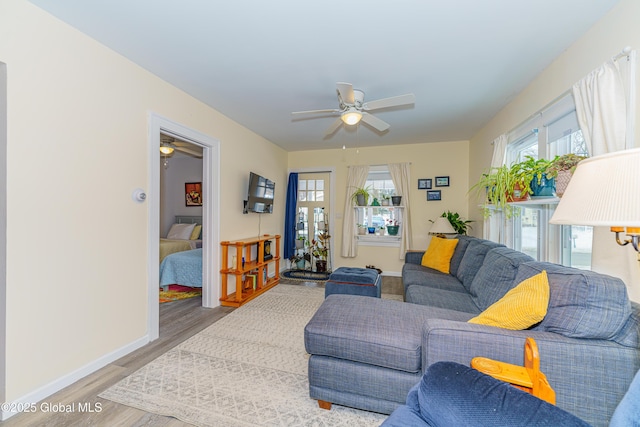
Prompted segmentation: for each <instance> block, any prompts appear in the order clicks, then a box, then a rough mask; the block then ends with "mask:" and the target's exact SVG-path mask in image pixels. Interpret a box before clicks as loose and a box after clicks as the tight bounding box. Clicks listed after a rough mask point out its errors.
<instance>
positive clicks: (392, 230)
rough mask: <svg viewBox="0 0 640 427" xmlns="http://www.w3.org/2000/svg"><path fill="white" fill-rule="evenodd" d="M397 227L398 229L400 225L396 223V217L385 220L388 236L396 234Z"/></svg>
mask: <svg viewBox="0 0 640 427" xmlns="http://www.w3.org/2000/svg"><path fill="white" fill-rule="evenodd" d="M399 229H400V225H399V224H398V220H396V219H393V220H392V219H388V220H387V233H389V236H397V235H398V230H399Z"/></svg>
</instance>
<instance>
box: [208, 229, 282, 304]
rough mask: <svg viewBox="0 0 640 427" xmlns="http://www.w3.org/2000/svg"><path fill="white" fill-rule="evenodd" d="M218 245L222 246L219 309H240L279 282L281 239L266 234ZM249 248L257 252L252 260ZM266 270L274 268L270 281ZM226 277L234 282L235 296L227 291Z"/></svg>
mask: <svg viewBox="0 0 640 427" xmlns="http://www.w3.org/2000/svg"><path fill="white" fill-rule="evenodd" d="M266 242H268V243H266ZM220 245H221V246H222V270H220V274H221V276H222V277H221V279H222V291H221V293H220V295H221V296H220V303H221V304H222V305H224V306H227V307H240V306H241V305H242V304H244V303H245V302H247V301H251V300H252V299H253V298H255V297H257V296H258V295H260V294H262V293H264V292H266V291H267V290H269V289H271V288H273V287H274V286H275V285H277V284H278V283H279V282H280V235H269V234H265V235H263V236H261V237H258V238H252V239H246V240H235V241H231V242H230V241H224V242H220ZM252 248H255V249H256V255H255V257H254V256H253V255H252ZM230 252H231V254H229V253H230ZM230 256H231V257H232V258H231V259H230V258H229V257H230ZM234 256H235V260H234V259H233V257H234ZM269 266H273V267H274V270H275V271H274V272H275V274H274V276H273V277H269ZM229 276H231V277H234V278H235V284H236V289H235V292H233V293H231V294H229V293H228V289H227V288H228V286H227V282H228V280H229Z"/></svg>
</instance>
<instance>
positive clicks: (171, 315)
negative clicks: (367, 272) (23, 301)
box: [0, 277, 402, 427]
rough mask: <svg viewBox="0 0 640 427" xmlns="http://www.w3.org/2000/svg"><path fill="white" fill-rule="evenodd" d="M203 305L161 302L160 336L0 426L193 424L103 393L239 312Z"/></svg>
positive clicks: (386, 283)
mask: <svg viewBox="0 0 640 427" xmlns="http://www.w3.org/2000/svg"><path fill="white" fill-rule="evenodd" d="M281 283H287V284H294V285H301V286H319V287H324V285H323V284H318V283H316V282H295V281H287V280H282V281H281ZM382 286H383V292H386V293H393V294H398V295H401V294H402V281H401V279H400V278H396V277H383V282H382ZM201 304H202V301H201V299H200V298H191V299H186V300H181V301H174V302H170V303H166V304H160V338H158V339H157V340H155V341H154V342H152V343H149V344H147V345H145V346H144V347H142V348H140V349H138V350H136V351H134V352H132V353H131V354H128V355H127V356H125V357H123V358H121V359H118V360H116V361H115V362H113V363H111V364H109V365H107V366H105V367H104V368H102V369H100V370H98V371H96V372H94V373H93V374H91V375H88V376H87V377H85V378H83V379H81V380H80V381H78V382H76V383H74V384H72V385H70V386H69V387H66V388H65V389H63V390H61V391H59V392H57V393H55V394H53V395H52V396H49V397H47V398H46V399H44V400H43V401H42V402H38V404H37V405H36V406H37V407H38V410H37V412H35V413H29V414H17V415H14V416H13V417H11V418H9V419H8V420H6V421H3V422H0V426H2V427H5V426H6V427H9V426H12V427H13V426H16V427H17V426H19V427H23V426H39V427H40V426H46V427H54V426H55V427H59V426H65V427H66V426H110V427H111V426H127V427H129V426H153V427H156V426H158V427H164V426H166V427H178V426H180V427H183V426H189V425H190V424H186V423H183V422H182V421H179V420H177V419H175V418H173V417H166V416H162V415H156V414H152V413H149V412H145V411H142V410H139V409H136V408H132V407H130V406H126V405H121V404H118V403H115V402H112V401H110V400H106V399H102V398H100V397H98V394H100V393H101V392H102V391H104V390H106V389H107V388H109V387H111V386H112V385H113V384H115V383H117V382H118V381H120V380H121V379H123V378H125V377H126V376H128V375H129V374H131V373H132V372H134V371H136V370H137V369H139V368H140V367H142V366H144V365H145V364H146V363H148V362H150V361H151V360H153V359H155V358H156V357H158V356H160V355H161V354H163V353H165V352H166V351H168V350H169V349H171V348H173V347H175V346H176V345H178V344H180V343H181V342H183V341H184V340H186V339H188V338H190V337H191V336H193V335H195V334H197V333H198V332H200V331H201V330H203V329H205V328H206V327H208V326H209V325H211V324H213V323H214V322H216V321H217V320H219V319H221V318H222V317H224V316H226V315H227V314H228V313H230V312H232V311H233V310H235V309H234V308H231V307H216V308H202V307H201ZM43 402H44V403H45V404H52V405H53V404H59V405H71V404H74V403H75V405H76V407H77V406H78V404H83V405H87V407H89V408H96V407H98V406H100V407H101V411H100V412H93V413H88V412H84V413H83V412H79V411H76V412H58V413H51V412H48V413H47V412H43V411H40V409H39V408H40V405H41V403H43Z"/></svg>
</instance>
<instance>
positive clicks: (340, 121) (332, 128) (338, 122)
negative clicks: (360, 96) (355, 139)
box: [324, 117, 342, 136]
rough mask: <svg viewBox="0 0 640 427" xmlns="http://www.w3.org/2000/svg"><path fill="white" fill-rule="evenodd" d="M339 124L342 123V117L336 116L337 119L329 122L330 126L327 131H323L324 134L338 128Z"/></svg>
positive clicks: (329, 133) (330, 133) (326, 134)
mask: <svg viewBox="0 0 640 427" xmlns="http://www.w3.org/2000/svg"><path fill="white" fill-rule="evenodd" d="M341 124H342V118H340V117H338V119H336V121H335V122H333V123H331V126H329V128H328V129H327V131H326V132H325V133H324V136H329V135H332V134H333V133H335V131H337V130H338V128H339V127H340V125H341Z"/></svg>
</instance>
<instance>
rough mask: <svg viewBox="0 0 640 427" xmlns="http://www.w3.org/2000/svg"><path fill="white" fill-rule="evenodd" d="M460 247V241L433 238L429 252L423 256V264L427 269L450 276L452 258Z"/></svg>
mask: <svg viewBox="0 0 640 427" xmlns="http://www.w3.org/2000/svg"><path fill="white" fill-rule="evenodd" d="M457 245H458V239H442V238H440V237H432V238H431V243H429V247H428V248H427V251H426V252H425V253H424V255H422V262H421V264H422V265H423V266H425V267H429V268H433V269H434V270H438V271H440V272H442V273H447V274H449V266H450V265H451V257H452V256H453V251H455V249H456V246H457Z"/></svg>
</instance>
